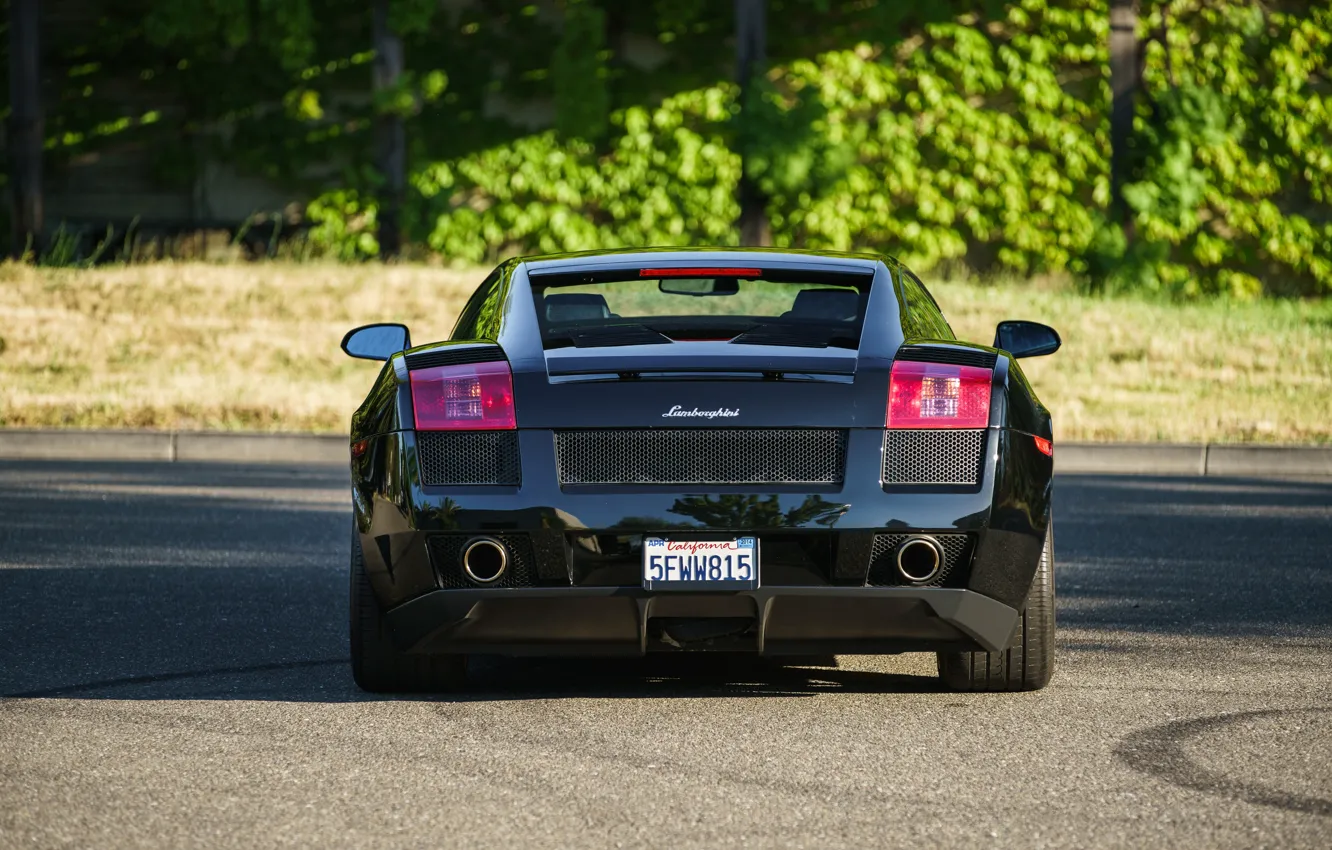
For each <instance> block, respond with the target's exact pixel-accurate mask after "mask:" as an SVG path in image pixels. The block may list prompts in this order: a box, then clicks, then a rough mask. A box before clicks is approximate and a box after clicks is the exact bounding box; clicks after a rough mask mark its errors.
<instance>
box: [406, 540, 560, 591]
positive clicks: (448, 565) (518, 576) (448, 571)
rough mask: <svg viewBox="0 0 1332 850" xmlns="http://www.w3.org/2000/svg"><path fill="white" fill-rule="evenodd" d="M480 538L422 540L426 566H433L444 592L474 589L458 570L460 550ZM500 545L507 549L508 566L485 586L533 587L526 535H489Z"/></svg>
mask: <svg viewBox="0 0 1332 850" xmlns="http://www.w3.org/2000/svg"><path fill="white" fill-rule="evenodd" d="M478 536H481V535H477V534H432V535H430V536H429V537H428V538H426V548H427V549H429V551H430V563H431V564H433V565H434V567H435V575H436V576H437V577H438V578H439V586H440V587H443V588H446V589H453V590H457V589H459V588H468V587H476V586H477V585H475V584H473V583H472V582H471V581H469V580H468V578H467V575H466V574H465V573H464V572H463V569H462V551H463V547H464V546H466V545H467V541H469V540H471V539H473V538H475V537H478ZM485 536H488V537H494V538H495V539H496V540H498V541H499V542H501V543H503V544H504V548H505V549H508V550H509V566H508V568H507V569H505V571H504V575H503V576H502V577H501V578H500V580H499V581H497V582H495V583H494V584H488V585H485V586H486V587H532V586H533V585H535V584H536V570H535V568H534V567H533V558H532V541H531V539H529V538H528V536H527V535H526V534H489V535H485Z"/></svg>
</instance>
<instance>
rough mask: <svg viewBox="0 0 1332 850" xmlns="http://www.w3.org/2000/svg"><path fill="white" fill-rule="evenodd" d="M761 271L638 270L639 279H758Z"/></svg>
mask: <svg viewBox="0 0 1332 850" xmlns="http://www.w3.org/2000/svg"><path fill="white" fill-rule="evenodd" d="M761 274H763V270H762V269H736V268H729V267H728V268H712V267H709V268H699V269H639V270H638V276H639V277H758V276H759V275H761Z"/></svg>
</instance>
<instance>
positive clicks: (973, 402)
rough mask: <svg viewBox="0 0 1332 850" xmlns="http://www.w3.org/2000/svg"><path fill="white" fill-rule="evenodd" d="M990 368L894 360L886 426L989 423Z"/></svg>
mask: <svg viewBox="0 0 1332 850" xmlns="http://www.w3.org/2000/svg"><path fill="white" fill-rule="evenodd" d="M990 374H991V373H990V370H989V369H981V368H979V367H977V366H954V365H952V364H948V363H914V362H908V361H898V362H896V363H893V372H892V378H891V382H890V384H889V388H888V422H887V424H888V427H889V428H984V427H985V426H986V425H988V424H989V423H990Z"/></svg>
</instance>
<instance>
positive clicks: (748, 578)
mask: <svg viewBox="0 0 1332 850" xmlns="http://www.w3.org/2000/svg"><path fill="white" fill-rule="evenodd" d="M758 586H759V547H758V538H756V537H740V538H737V539H735V540H671V539H667V538H663V537H644V538H643V587H645V588H646V589H648V590H753V589H755V588H757V587H758Z"/></svg>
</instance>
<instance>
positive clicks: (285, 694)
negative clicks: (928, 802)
mask: <svg viewBox="0 0 1332 850" xmlns="http://www.w3.org/2000/svg"><path fill="white" fill-rule="evenodd" d="M941 690H942V688H941V686H940V684H939V680H938V679H937V678H936V677H934V676H932V675H920V674H914V673H901V672H880V671H874V670H849V669H842V668H839V666H838V662H837V660H836V659H834V658H831V657H827V658H819V657H815V658H788V659H770V658H757V657H752V656H727V657H721V656H717V655H709V654H701V653H700V654H690V655H683V654H682V655H669V656H647V657H644V658H580V659H569V658H542V659H535V658H533V659H528V658H498V657H485V656H482V657H478V658H474V659H473V660H472V665H471V671H470V675H469V681H468V684H467V687H466V688H464V689H462V690H461V691H459V692H457V693H437V694H369V693H365V692H363V691H360V690H359V689H358V688H356V686H355V685H354V684H353V682H352V680H351V670H350V665H349V663H348V662H347V660H345V659H323V660H311V661H289V662H274V663H267V664H256V665H252V666H248V667H244V666H242V667H218V668H207V669H199V670H183V671H178V672H170V673H160V674H146V675H137V676H122V677H118V678H110V679H101V680H96V681H87V682H77V683H70V684H66V685H58V686H55V687H50V688H36V689H32V690H28V691H19V692H10V693H8V694H3V695H0V696H3V697H4V698H6V699H78V700H84V699H110V700H226V701H235V700H242V701H244V700H255V701H272V702H326V703H341V702H376V701H402V700H416V701H428V702H478V701H480V702H493V701H504V700H531V699H586V698H598V699H616V698H619V699H669V698H690V699H699V698H709V697H732V698H734V697H792V696H812V695H815V694H826V693H938V692H940V691H941Z"/></svg>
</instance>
